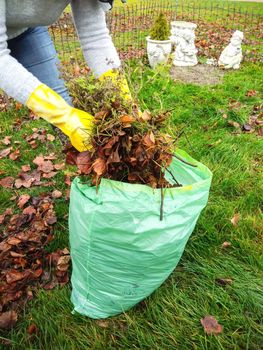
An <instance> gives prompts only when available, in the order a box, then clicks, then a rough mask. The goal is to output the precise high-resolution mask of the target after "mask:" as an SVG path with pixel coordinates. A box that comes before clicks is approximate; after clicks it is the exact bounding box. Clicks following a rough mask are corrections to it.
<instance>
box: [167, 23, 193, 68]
mask: <svg viewBox="0 0 263 350" xmlns="http://www.w3.org/2000/svg"><path fill="white" fill-rule="evenodd" d="M171 26H172V29H171V33H172V36H171V39H172V42H173V43H174V45H175V47H176V48H175V53H174V61H173V64H174V65H175V66H181V67H182V66H195V65H196V64H197V63H198V60H197V57H196V54H197V49H196V47H195V32H194V31H195V29H196V27H197V25H196V24H195V23H191V22H185V21H173V22H172V23H171Z"/></svg>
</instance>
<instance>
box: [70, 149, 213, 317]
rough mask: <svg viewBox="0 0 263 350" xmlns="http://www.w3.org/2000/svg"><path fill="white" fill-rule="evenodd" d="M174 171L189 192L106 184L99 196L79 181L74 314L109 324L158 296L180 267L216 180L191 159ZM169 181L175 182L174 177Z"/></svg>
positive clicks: (73, 226) (73, 211)
mask: <svg viewBox="0 0 263 350" xmlns="http://www.w3.org/2000/svg"><path fill="white" fill-rule="evenodd" d="M177 155H178V156H179V157H181V158H183V159H184V160H186V161H187V162H189V163H192V164H195V165H196V167H193V166H191V165H188V164H186V163H184V162H182V161H180V160H178V159H177V158H174V160H173V162H172V164H171V166H170V171H171V172H172V173H173V174H174V176H175V177H176V179H177V180H178V181H179V182H180V183H181V184H183V187H180V188H169V189H165V190H164V202H163V220H162V221H161V220H160V207H161V190H160V189H156V190H153V189H152V188H151V187H149V186H146V185H136V184H135V185H134V184H129V183H124V182H118V181H112V180H107V179H102V181H101V184H100V186H99V190H98V193H96V188H95V187H94V186H90V185H88V184H83V183H81V180H80V179H79V178H76V179H75V180H74V181H73V183H72V187H71V194H70V214H69V228H70V245H71V257H72V263H73V272H72V278H71V282H72V295H71V301H72V302H73V304H74V311H76V312H79V313H80V314H83V315H86V316H89V317H91V318H107V317H109V316H113V315H117V314H119V313H121V312H123V311H125V310H128V309H130V308H131V307H132V306H134V305H135V304H137V303H138V302H139V301H141V300H142V299H144V298H146V297H147V296H148V295H150V294H151V293H152V292H153V291H154V290H155V289H156V288H158V287H159V286H160V285H161V284H162V283H163V282H164V281H165V280H166V279H167V277H168V276H169V275H170V274H171V272H172V271H173V270H174V269H175V267H176V265H177V264H178V262H179V260H180V258H181V255H182V253H183V251H184V248H185V245H186V243H187V240H188V238H189V236H190V235H191V233H192V231H193V229H194V227H195V224H196V221H197V219H198V217H199V215H200V212H201V210H202V209H203V208H204V207H205V205H206V204H207V200H208V194H209V188H210V184H211V180H212V173H211V172H210V170H209V169H208V168H207V167H205V166H204V165H203V164H201V163H199V162H197V161H195V160H194V159H192V158H191V157H190V156H189V155H187V154H186V153H185V152H183V151H178V152H177ZM166 178H167V179H168V180H169V181H170V182H173V180H172V177H171V175H170V174H169V173H167V176H166Z"/></svg>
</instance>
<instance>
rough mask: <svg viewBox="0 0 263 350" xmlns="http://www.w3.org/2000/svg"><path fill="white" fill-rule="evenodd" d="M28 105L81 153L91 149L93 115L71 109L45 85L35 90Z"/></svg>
mask: <svg viewBox="0 0 263 350" xmlns="http://www.w3.org/2000/svg"><path fill="white" fill-rule="evenodd" d="M26 105H27V107H28V108H29V109H31V110H32V111H33V112H34V113H35V114H36V115H37V116H39V117H41V118H43V119H45V120H46V121H48V122H49V123H51V124H53V125H55V126H56V127H58V128H59V129H60V130H61V131H62V132H63V133H64V134H65V135H67V136H68V137H69V139H70V141H71V143H72V145H73V146H74V147H75V148H76V149H77V150H78V151H79V152H83V151H87V150H88V149H90V148H91V145H90V137H91V134H92V131H93V125H94V124H93V120H94V117H93V116H92V115H90V114H88V113H86V112H84V111H81V110H79V109H76V108H73V107H71V106H70V105H69V104H68V103H67V102H66V101H65V100H64V99H63V98H62V97H61V96H59V95H58V94H57V93H56V92H55V91H53V90H52V89H50V88H49V87H48V86H46V85H44V84H42V85H40V86H38V87H37V88H36V89H35V90H34V92H33V93H32V94H31V96H30V97H29V99H28V100H27V103H26Z"/></svg>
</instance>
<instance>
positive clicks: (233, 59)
mask: <svg viewBox="0 0 263 350" xmlns="http://www.w3.org/2000/svg"><path fill="white" fill-rule="evenodd" d="M243 39H244V34H243V32H241V31H239V30H236V31H235V32H234V34H233V36H232V38H231V40H230V44H228V45H227V47H226V48H225V49H224V50H223V52H222V53H221V55H220V58H219V61H218V65H219V66H221V67H223V68H225V69H230V68H233V69H238V68H239V67H240V63H241V61H242V58H243V55H242V47H241V43H242V40H243Z"/></svg>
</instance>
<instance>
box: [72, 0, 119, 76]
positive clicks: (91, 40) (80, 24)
mask: <svg viewBox="0 0 263 350" xmlns="http://www.w3.org/2000/svg"><path fill="white" fill-rule="evenodd" d="M71 7H72V12H73V16H74V21H75V25H76V28H77V31H78V35H79V38H80V42H81V47H82V50H83V54H84V57H85V59H86V62H87V64H88V66H89V67H90V68H91V70H92V71H93V72H94V73H95V75H96V76H98V77H99V76H101V75H102V74H104V73H105V72H107V71H109V70H111V69H113V68H119V67H120V65H121V63H120V59H119V56H118V53H117V50H116V48H115V46H114V44H113V42H112V39H111V37H110V34H109V30H108V29H107V26H106V21H105V12H104V11H103V9H102V5H101V3H100V2H99V0H72V1H71Z"/></svg>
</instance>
